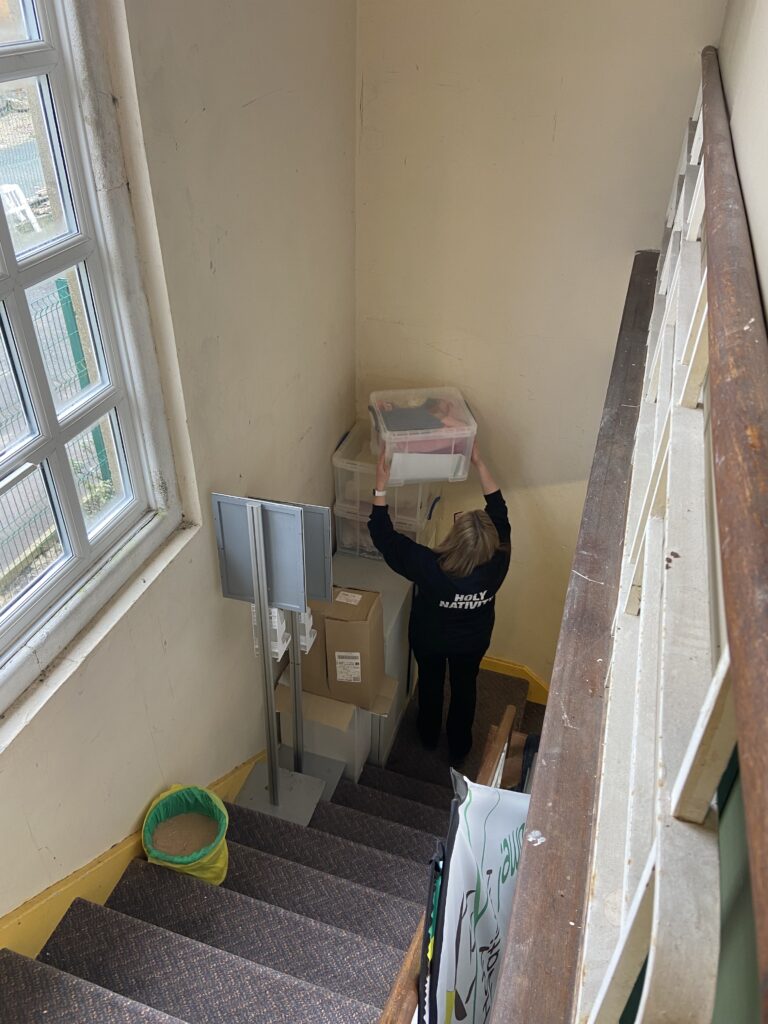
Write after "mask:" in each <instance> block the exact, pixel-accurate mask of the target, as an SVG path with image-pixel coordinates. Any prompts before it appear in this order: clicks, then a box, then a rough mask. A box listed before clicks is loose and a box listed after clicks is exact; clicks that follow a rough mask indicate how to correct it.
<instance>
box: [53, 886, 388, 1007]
mask: <svg viewBox="0 0 768 1024" xmlns="http://www.w3.org/2000/svg"><path fill="white" fill-rule="evenodd" d="M40 958H41V960H43V961H44V962H46V963H49V964H52V965H53V966H55V967H58V968H60V969H61V970H65V971H69V973H70V974H75V975H77V976H78V977H80V978H84V979H86V980H87V981H91V982H93V983H94V984H96V985H101V986H103V987H104V988H110V989H112V991H115V992H119V993H120V994H121V995H124V996H127V997H128V998H130V999H135V1000H136V1001H137V1002H143V1003H146V1004H147V1005H148V1006H153V1007H155V1008H156V1009H158V1010H163V1011H164V1012H166V1013H168V1014H171V1015H172V1016H176V1017H179V1018H181V1019H182V1020H184V1021H187V1022H188V1024H272V1022H274V1021H290V1022H291V1024H342V1022H343V1024H364V1022H370V1024H376V1022H377V1021H378V1019H379V1012H378V1010H377V1009H376V1008H375V1007H373V1006H369V1005H366V1004H364V1003H362V1002H357V1001H355V1000H352V999H345V998H343V997H342V996H338V995H336V994H335V993H333V992H329V991H328V990H327V989H322V988H318V987H317V986H314V985H308V984H307V983H306V982H304V981H298V980H296V979H295V978H289V977H287V976H286V975H284V974H280V973H278V972H276V971H272V970H269V969H268V968H266V967H262V966H260V965H258V964H254V963H251V962H249V961H248V960H243V959H241V958H240V957H237V956H232V955H231V954H230V953H224V952H222V951H221V950H219V949H214V948H213V947H212V946H206V945H204V944H203V943H201V942H196V941H194V940H193V939H187V938H184V937H183V936H180V935H176V934H174V933H173V932H169V931H166V930H165V929H164V928H157V927H155V926H154V925H150V924H145V923H144V922H143V921H137V920H136V919H135V918H132V917H127V916H125V915H124V914H120V913H118V912H117V911H115V910H110V909H108V908H107V907H100V906H98V905H97V904H95V903H87V902H86V901H85V900H75V902H74V903H73V904H72V907H71V908H70V909H69V910H68V911H67V913H66V915H65V916H64V919H63V920H62V922H61V924H60V925H59V927H58V928H57V929H56V931H55V932H54V934H53V936H52V937H51V938H50V940H49V941H48V943H47V944H46V946H45V949H44V950H43V952H42V953H41V954H40Z"/></svg>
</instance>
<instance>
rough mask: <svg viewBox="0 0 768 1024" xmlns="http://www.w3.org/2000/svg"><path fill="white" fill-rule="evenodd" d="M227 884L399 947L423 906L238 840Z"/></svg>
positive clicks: (232, 847) (402, 947) (402, 946)
mask: <svg viewBox="0 0 768 1024" xmlns="http://www.w3.org/2000/svg"><path fill="white" fill-rule="evenodd" d="M224 885H225V886H226V888H227V889H234V890H235V892H240V893H242V894H243V895H245V896H250V897H251V898H252V899H256V900H262V901H263V902H264V903H272V904H274V906H276V907H282V908H283V910H292V911H293V912H294V913H296V914H301V915H302V916H304V917H311V918H312V919H313V920H315V921H322V922H323V923H324V924H330V925H333V927H334V928H341V929H342V930H343V931H347V932H352V933H353V934H354V935H362V936H363V938H366V939H374V940H375V941H377V942H383V943H385V944H386V945H388V946H394V947H395V949H400V950H405V949H407V948H408V945H409V943H410V941H411V939H412V938H413V933H414V931H415V930H416V925H417V924H418V922H419V918H420V916H421V911H422V906H421V904H419V903H415V902H412V901H411V900H404V899H401V898H400V897H398V896H390V895H389V894H387V893H381V892H378V891H377V890H375V889H369V888H367V887H366V886H364V885H359V884H358V883H357V882H349V881H347V879H345V878H338V877H337V876H336V875H329V874H326V873H325V872H323V871H317V870H316V869H315V868H307V867H304V866H303V865H301V864H296V863H294V862H293V861H290V860H284V859H283V858H282V857H275V856H274V854H271V853H263V852H262V851H261V850H255V849H253V848H251V847H248V846H240V845H239V844H238V843H234V842H232V843H229V871H228V872H227V877H226V879H225V880H224Z"/></svg>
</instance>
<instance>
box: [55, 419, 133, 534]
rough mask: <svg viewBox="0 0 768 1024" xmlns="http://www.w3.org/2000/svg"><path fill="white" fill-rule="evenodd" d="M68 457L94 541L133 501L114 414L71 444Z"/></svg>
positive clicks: (86, 521)
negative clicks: (126, 503)
mask: <svg viewBox="0 0 768 1024" xmlns="http://www.w3.org/2000/svg"><path fill="white" fill-rule="evenodd" d="M67 457H68V458H69V465H70V467H71V469H72V473H73V475H74V478H75V484H76V485H77V493H78V496H79V498H80V507H81V508H82V510H83V517H84V519H85V526H86V529H87V531H88V536H89V537H91V536H93V534H94V533H96V531H97V530H98V529H99V527H101V526H103V525H104V523H105V522H106V520H107V519H109V517H110V516H111V515H112V513H113V512H115V511H116V509H118V508H119V507H120V506H121V505H124V504H125V502H126V501H128V500H129V499H130V497H131V492H130V481H129V480H128V474H127V471H126V469H125V456H124V453H123V446H122V439H121V437H120V428H119V427H118V424H117V417H116V415H115V413H114V411H113V412H112V413H111V414H110V415H108V416H103V417H102V418H101V419H100V420H99V421H98V423H94V424H93V426H90V427H89V428H88V429H87V430H84V431H83V433H82V434H79V435H78V436H77V437H75V438H74V439H73V440H72V441H70V442H69V444H68V445H67Z"/></svg>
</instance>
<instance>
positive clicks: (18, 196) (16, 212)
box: [0, 185, 43, 231]
mask: <svg viewBox="0 0 768 1024" xmlns="http://www.w3.org/2000/svg"><path fill="white" fill-rule="evenodd" d="M0 198H2V201H3V209H4V210H5V212H6V213H7V214H8V216H9V217H12V218H13V219H14V220H15V221H16V223H17V224H24V222H25V221H26V223H27V224H31V226H32V230H33V231H42V230H43V229H42V228H41V227H40V225H39V224H38V222H37V217H36V216H35V215H34V213H33V212H32V208H31V207H30V205H29V203H28V202H27V197H26V196H25V195H24V193H23V192H22V191H21V189H20V188H19V186H18V185H0Z"/></svg>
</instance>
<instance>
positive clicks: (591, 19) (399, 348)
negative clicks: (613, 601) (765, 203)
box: [356, 0, 724, 677]
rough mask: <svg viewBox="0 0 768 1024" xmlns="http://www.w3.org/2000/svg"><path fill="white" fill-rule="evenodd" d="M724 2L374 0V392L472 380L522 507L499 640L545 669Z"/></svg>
mask: <svg viewBox="0 0 768 1024" xmlns="http://www.w3.org/2000/svg"><path fill="white" fill-rule="evenodd" d="M723 9H724V3H723V0H675V2H674V3H669V2H668V0H649V2H648V3H644V4H632V3H614V4H605V3H596V2H591V3H586V4H585V3H580V4H574V3H567V2H565V0H560V2H549V3H539V2H536V3H534V2H527V0H523V2H520V3H510V2H509V0H482V2H481V3H473V4H468V3H466V2H465V0H388V2H387V3H383V2H380V0H360V2H359V4H358V99H359V123H358V165H357V255H356V264H357V282H358V285H357V301H358V306H357V337H358V402H359V404H360V407H361V408H362V407H364V405H365V399H366V396H367V394H368V393H369V392H370V391H371V390H372V389H373V388H376V387H383V386H392V387H406V386H409V385H419V384H428V383H450V384H456V385H458V386H460V387H461V388H462V389H463V391H464V392H465V394H466V396H467V398H468V399H469V401H470V403H471V404H472V406H473V408H474V409H475V411H476V413H477V414H478V418H479V422H480V429H481V437H482V441H483V447H484V448H485V449H486V450H487V454H488V456H489V460H490V462H491V463H492V464H493V465H494V467H495V468H496V469H497V471H498V475H499V478H500V482H501V484H502V485H503V487H504V489H505V492H506V494H507V496H508V499H509V502H510V506H511V510H512V518H513V555H512V568H511V574H510V580H509V581H508V583H507V584H506V586H505V588H504V590H503V591H502V594H501V597H500V600H499V614H498V625H497V627H496V633H495V636H494V641H493V648H492V652H493V653H495V654H496V655H497V656H499V657H505V658H509V659H511V660H514V661H518V662H523V663H526V664H528V665H529V666H530V667H531V668H533V669H534V670H536V671H537V672H539V673H541V674H542V675H543V676H545V677H548V676H549V673H550V670H551V666H552V659H553V655H554V648H555V643H556V639H557V634H558V629H559V623H560V616H561V611H562V601H563V597H564V593H565V587H566V583H567V578H568V572H569V568H570V561H571V557H572V553H573V548H574V544H575V540H576V534H577V530H578V524H579V518H580V513H581V505H582V502H583V496H584V489H585V484H586V477H587V474H588V472H589V466H590V462H591V457H592V452H593V449H594V443H595V437H596V433H597V426H598V422H599V417H600V411H601V408H602V404H603V399H604V395H605V388H606V385H607V381H608V373H609V369H610V363H611V358H612V354H613V349H614V345H615V341H616V333H617V328H618V324H619V320H620V316H621V309H622V304H623V300H624V295H625V291H626V286H627V281H628V276H629V271H630V267H631V263H632V256H633V253H634V251H635V250H636V249H639V248H643V247H656V246H657V245H658V244H659V241H660V235H661V228H662V219H663V213H664V210H665V208H666V203H667V199H668V190H669V182H670V181H671V179H672V175H673V173H674V165H675V160H676V159H677V156H678V154H679V149H680V140H681V137H682V129H683V126H684V124H685V119H686V118H687V117H688V116H689V113H690V110H691V107H692V105H693V101H694V98H695V94H696V88H697V80H698V69H699V63H698V53H699V51H700V49H701V48H702V47H703V46H704V45H706V44H708V43H712V42H716V41H717V39H718V37H719V30H720V25H721V21H722V14H723ZM477 501H478V496H477V492H476V491H474V492H471V493H462V492H457V490H455V489H453V490H452V491H451V492H450V503H451V504H452V505H453V506H455V507H466V505H467V503H468V502H469V503H472V504H476V503H477Z"/></svg>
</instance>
